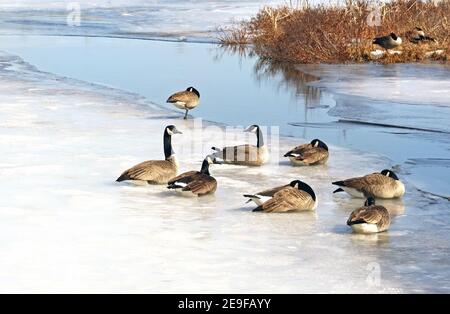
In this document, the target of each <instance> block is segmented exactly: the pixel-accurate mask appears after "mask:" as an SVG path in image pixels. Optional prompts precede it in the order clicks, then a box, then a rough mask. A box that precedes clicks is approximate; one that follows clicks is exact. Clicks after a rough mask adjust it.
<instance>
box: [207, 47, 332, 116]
mask: <svg viewBox="0 0 450 314" xmlns="http://www.w3.org/2000/svg"><path fill="white" fill-rule="evenodd" d="M218 47H219V48H218V49H216V52H215V54H214V55H213V59H214V61H220V60H221V59H222V58H223V57H224V56H225V55H235V56H238V57H239V58H238V59H239V63H240V64H242V62H243V61H244V60H245V59H255V60H256V62H255V65H254V67H253V73H254V78H255V80H256V81H257V82H258V83H261V82H265V83H267V82H269V83H270V82H274V81H275V82H278V88H277V91H278V92H279V91H280V90H281V89H284V91H286V92H289V93H291V94H292V100H293V101H294V102H295V103H301V104H302V105H303V106H304V108H305V110H307V109H309V108H321V107H323V103H322V102H321V91H320V89H319V88H317V87H314V86H310V85H309V83H310V82H312V81H315V80H317V79H318V78H317V77H315V76H313V75H310V74H307V73H305V72H302V71H300V70H299V68H298V67H297V66H296V65H295V64H293V63H289V62H279V61H274V60H271V59H268V58H263V57H258V56H257V54H256V53H255V51H254V50H253V49H252V48H251V47H250V46H244V45H219V46H218ZM299 97H302V98H303V99H302V100H303V102H301V101H299V100H300V99H299ZM326 107H328V106H326Z"/></svg>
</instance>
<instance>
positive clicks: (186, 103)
mask: <svg viewBox="0 0 450 314" xmlns="http://www.w3.org/2000/svg"><path fill="white" fill-rule="evenodd" d="M167 102H168V103H171V104H173V105H174V106H175V107H177V108H179V109H184V110H186V113H185V115H184V119H187V115H188V111H189V110H191V109H194V108H195V107H197V106H198V104H199V102H200V93H199V91H198V90H196V89H195V88H194V87H192V86H191V87H188V88H187V89H186V90H185V91H182V92H177V93H175V94H173V95H171V96H170V97H169V98H168V99H167Z"/></svg>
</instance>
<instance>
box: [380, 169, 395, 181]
mask: <svg viewBox="0 0 450 314" xmlns="http://www.w3.org/2000/svg"><path fill="white" fill-rule="evenodd" d="M381 174H382V175H384V176H386V177H389V178H392V179H394V180H398V177H397V175H396V174H395V173H394V172H393V171H391V170H389V169H384V170H383V171H381Z"/></svg>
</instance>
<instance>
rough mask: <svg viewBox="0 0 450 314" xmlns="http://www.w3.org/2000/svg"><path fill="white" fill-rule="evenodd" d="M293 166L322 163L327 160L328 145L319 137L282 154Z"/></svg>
mask: <svg viewBox="0 0 450 314" xmlns="http://www.w3.org/2000/svg"><path fill="white" fill-rule="evenodd" d="M284 157H289V159H290V160H291V162H292V164H293V165H295V166H312V165H323V164H325V163H326V162H327V160H328V146H327V145H326V144H325V143H324V142H322V141H321V140H319V139H314V140H312V141H311V143H307V144H303V145H300V146H297V147H295V148H293V149H292V150H290V151H288V152H287V153H286V154H284Z"/></svg>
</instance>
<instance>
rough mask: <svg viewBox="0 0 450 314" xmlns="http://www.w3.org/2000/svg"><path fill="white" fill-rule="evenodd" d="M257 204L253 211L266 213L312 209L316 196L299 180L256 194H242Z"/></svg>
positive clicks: (315, 205)
mask: <svg viewBox="0 0 450 314" xmlns="http://www.w3.org/2000/svg"><path fill="white" fill-rule="evenodd" d="M244 197H247V198H249V200H248V201H247V203H248V202H250V201H253V202H255V203H256V205H258V207H256V208H255V209H254V210H253V211H263V212H267V213H284V212H289V211H306V210H314V209H316V207H317V198H316V194H315V193H314V191H313V189H312V188H311V187H310V186H309V185H308V184H306V183H305V182H302V181H300V180H294V181H292V182H291V183H289V184H287V185H283V186H279V187H276V188H273V189H270V190H266V191H262V192H259V193H257V194H244Z"/></svg>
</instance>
